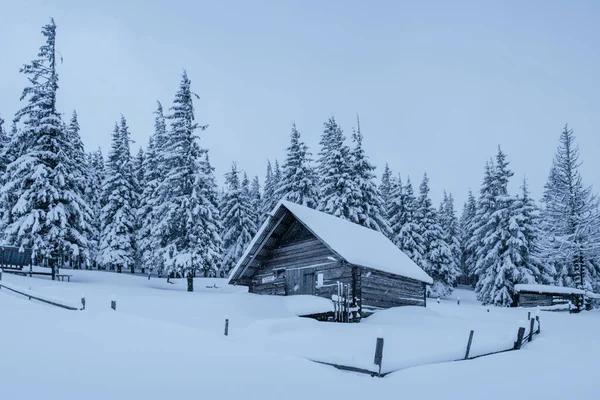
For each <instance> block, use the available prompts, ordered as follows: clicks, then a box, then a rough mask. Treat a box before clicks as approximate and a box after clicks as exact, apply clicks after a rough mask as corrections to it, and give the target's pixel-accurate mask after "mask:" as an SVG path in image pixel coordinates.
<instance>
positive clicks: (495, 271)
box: [475, 148, 539, 306]
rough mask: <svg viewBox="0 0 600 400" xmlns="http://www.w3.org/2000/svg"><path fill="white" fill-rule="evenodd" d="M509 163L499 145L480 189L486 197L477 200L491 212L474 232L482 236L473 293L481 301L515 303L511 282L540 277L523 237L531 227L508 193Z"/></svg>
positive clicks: (508, 304)
mask: <svg viewBox="0 0 600 400" xmlns="http://www.w3.org/2000/svg"><path fill="white" fill-rule="evenodd" d="M508 165H509V163H508V161H507V160H506V155H505V154H504V153H503V152H502V150H501V149H500V148H498V153H497V155H496V162H495V165H493V166H490V167H489V170H490V177H489V179H486V180H484V185H487V186H488V187H486V188H485V190H482V193H483V194H484V195H485V197H484V198H483V199H482V200H483V201H480V205H486V208H487V209H488V210H489V211H491V213H490V214H489V218H487V219H481V220H480V224H479V226H478V228H477V229H476V232H475V234H476V235H478V236H479V237H480V238H481V240H480V246H479V248H477V251H476V255H477V264H476V270H477V275H478V277H479V280H478V282H477V286H476V288H475V293H476V295H477V298H478V299H479V300H480V301H481V302H482V303H483V304H494V305H497V306H511V305H514V304H515V292H514V285H515V284H518V283H535V282H536V280H537V279H536V276H539V270H537V268H536V266H535V265H533V263H532V262H533V259H532V258H531V257H530V254H531V249H530V248H529V247H528V242H527V238H526V237H525V233H526V232H528V231H529V230H530V227H528V226H525V224H524V222H525V218H524V217H523V214H522V212H523V211H525V210H524V208H523V206H522V204H519V202H518V201H516V200H515V199H514V198H512V197H511V196H510V195H509V194H508V182H509V179H510V177H511V176H512V175H513V173H512V171H511V170H510V169H509V168H508ZM486 171H487V169H486ZM486 178H488V177H486ZM527 234H528V235H529V233H527Z"/></svg>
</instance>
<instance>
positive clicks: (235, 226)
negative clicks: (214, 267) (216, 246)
mask: <svg viewBox="0 0 600 400" xmlns="http://www.w3.org/2000/svg"><path fill="white" fill-rule="evenodd" d="M225 187H226V189H225V193H224V195H223V198H222V203H221V215H222V221H223V231H224V234H223V264H222V270H221V275H223V276H226V275H228V274H229V272H230V271H231V269H232V268H233V267H235V265H236V263H237V262H238V260H239V259H240V257H241V256H242V254H243V253H244V251H245V249H246V246H248V244H249V243H250V241H251V240H252V237H253V235H254V233H255V232H256V225H255V224H254V221H253V213H252V210H251V204H250V199H249V197H248V195H247V191H246V190H245V189H244V187H243V185H242V184H241V183H240V176H239V171H238V169H237V165H236V164H235V163H233V164H232V166H231V171H230V172H228V173H227V174H225Z"/></svg>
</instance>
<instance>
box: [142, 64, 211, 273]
mask: <svg viewBox="0 0 600 400" xmlns="http://www.w3.org/2000/svg"><path fill="white" fill-rule="evenodd" d="M193 96H194V94H193V93H192V91H191V81H190V80H189V78H188V76H187V73H186V72H185V71H184V72H183V74H182V77H181V82H180V85H179V90H178V91H177V93H176V94H175V100H174V101H173V106H172V107H171V115H170V116H169V120H170V122H171V123H170V126H171V130H170V133H169V137H168V139H167V141H166V143H165V144H164V150H162V151H161V152H160V162H161V163H164V165H163V166H162V167H163V168H164V170H163V171H164V174H165V175H164V177H163V179H162V180H161V182H160V183H159V185H158V188H157V192H158V201H157V205H156V208H155V210H153V213H155V214H154V215H155V216H154V218H153V220H154V221H156V223H157V225H156V226H155V232H156V233H158V235H159V236H160V238H161V240H160V242H161V248H160V249H158V250H159V251H160V252H161V256H162V257H163V259H164V260H165V264H166V267H167V269H168V271H169V273H170V274H173V275H175V274H185V273H189V272H191V273H194V272H195V271H197V270H198V269H199V268H200V266H199V263H200V262H201V255H200V253H199V252H200V249H199V241H200V237H201V232H200V229H202V221H201V219H202V213H201V210H202V207H205V206H206V204H208V203H209V201H208V199H205V198H203V197H202V196H204V194H205V191H204V190H203V188H202V187H200V186H199V185H202V184H204V182H205V178H204V177H203V175H204V171H203V169H202V163H201V160H202V157H204V153H205V152H206V150H205V149H202V148H201V147H200V146H199V144H198V143H197V139H198V137H197V136H196V134H195V131H196V129H201V130H204V129H206V126H198V124H197V123H196V122H195V116H194V105H193Z"/></svg>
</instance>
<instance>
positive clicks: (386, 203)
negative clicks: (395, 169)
mask: <svg viewBox="0 0 600 400" xmlns="http://www.w3.org/2000/svg"><path fill="white" fill-rule="evenodd" d="M394 189H397V188H394V176H393V175H392V170H391V169H390V166H389V165H388V163H385V167H384V168H383V174H381V183H380V184H379V193H380V194H381V199H382V200H383V208H384V210H385V213H386V214H385V217H386V218H387V219H388V221H389V219H390V215H388V213H389V211H390V209H391V208H392V192H393V190H394Z"/></svg>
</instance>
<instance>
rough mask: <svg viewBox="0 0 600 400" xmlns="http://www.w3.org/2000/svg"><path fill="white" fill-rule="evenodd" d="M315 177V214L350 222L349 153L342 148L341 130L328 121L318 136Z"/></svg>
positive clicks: (350, 183) (350, 172) (350, 167)
mask: <svg viewBox="0 0 600 400" xmlns="http://www.w3.org/2000/svg"><path fill="white" fill-rule="evenodd" d="M320 145H321V151H320V152H319V160H318V173H319V179H320V182H319V187H320V189H321V198H320V200H319V206H318V209H319V211H323V212H326V213H328V214H331V215H335V216H336V217H339V218H343V219H347V220H353V210H352V207H353V201H352V193H353V192H354V189H355V188H354V182H353V180H352V160H351V156H350V149H349V148H348V146H347V145H346V144H345V137H344V134H343V132H342V129H341V128H340V127H339V126H338V124H337V123H336V122H335V119H334V118H333V117H330V118H329V120H328V121H327V122H325V124H324V129H323V134H322V135H321V141H320Z"/></svg>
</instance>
